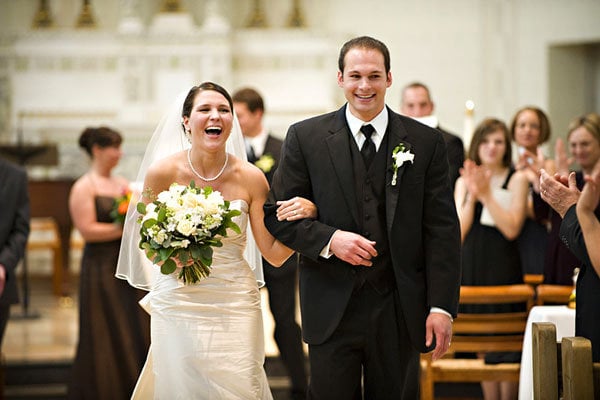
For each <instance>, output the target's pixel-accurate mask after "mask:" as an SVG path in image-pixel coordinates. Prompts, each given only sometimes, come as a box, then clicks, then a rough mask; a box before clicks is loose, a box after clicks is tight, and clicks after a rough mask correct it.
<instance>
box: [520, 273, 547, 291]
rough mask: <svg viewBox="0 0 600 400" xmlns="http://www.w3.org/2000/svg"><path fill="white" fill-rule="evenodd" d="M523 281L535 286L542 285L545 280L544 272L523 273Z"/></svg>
mask: <svg viewBox="0 0 600 400" xmlns="http://www.w3.org/2000/svg"><path fill="white" fill-rule="evenodd" d="M523 282H524V283H526V284H528V285H531V286H533V287H534V288H535V287H536V286H537V285H541V284H542V283H543V282H544V275H543V274H525V275H523Z"/></svg>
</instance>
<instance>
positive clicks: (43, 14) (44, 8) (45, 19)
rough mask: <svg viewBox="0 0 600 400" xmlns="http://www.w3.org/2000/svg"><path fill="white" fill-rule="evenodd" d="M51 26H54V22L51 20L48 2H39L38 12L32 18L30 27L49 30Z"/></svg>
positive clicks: (45, 0) (41, 0) (42, 0)
mask: <svg viewBox="0 0 600 400" xmlns="http://www.w3.org/2000/svg"><path fill="white" fill-rule="evenodd" d="M52 25H54V21H53V20H52V15H51V14H50V8H49V7H48V1H47V0H40V3H39V7H38V10H37V12H36V13H35V16H34V17H33V23H32V27H33V28H34V29H43V28H50V27H51V26H52Z"/></svg>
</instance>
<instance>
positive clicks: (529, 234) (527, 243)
mask: <svg viewBox="0 0 600 400" xmlns="http://www.w3.org/2000/svg"><path fill="white" fill-rule="evenodd" d="M550 134H551V130H550V121H549V120H548V117H547V116H546V114H545V113H544V112H543V111H542V110H541V109H540V108H538V107H534V106H527V107H523V108H521V109H519V110H518V111H517V112H516V114H515V116H514V117H513V120H512V123H511V126H510V137H511V139H512V140H513V141H514V143H515V144H516V146H517V149H518V151H517V152H515V153H516V156H515V157H513V160H514V162H515V168H516V169H517V170H518V171H522V172H523V174H524V175H525V176H526V177H527V180H528V181H529V194H528V198H527V218H526V219H525V224H524V225H523V229H522V230H521V234H520V235H519V238H518V239H517V244H518V246H519V254H520V256H521V263H522V264H523V273H525V274H543V273H544V259H545V257H544V255H545V254H544V250H543V249H545V248H546V247H547V242H548V229H547V225H548V222H549V221H548V215H540V216H537V217H536V215H535V211H534V198H536V200H535V201H539V196H540V194H539V193H540V190H539V182H540V169H542V168H544V169H545V170H546V171H551V173H553V172H554V170H555V169H556V167H555V164H554V160H552V159H551V158H548V157H546V156H545V155H544V153H543V152H542V149H541V147H540V146H541V145H542V144H544V143H546V142H547V141H548V140H549V139H550Z"/></svg>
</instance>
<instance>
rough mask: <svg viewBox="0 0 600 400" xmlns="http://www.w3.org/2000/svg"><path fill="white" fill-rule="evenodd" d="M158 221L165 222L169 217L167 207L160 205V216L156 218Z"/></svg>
mask: <svg viewBox="0 0 600 400" xmlns="http://www.w3.org/2000/svg"><path fill="white" fill-rule="evenodd" d="M156 219H157V220H158V222H161V223H162V222H164V221H165V220H166V219H167V208H166V207H159V209H158V217H157V218H156Z"/></svg>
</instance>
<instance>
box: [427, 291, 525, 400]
mask: <svg viewBox="0 0 600 400" xmlns="http://www.w3.org/2000/svg"><path fill="white" fill-rule="evenodd" d="M533 299H534V290H533V288H532V287H531V286H530V285H527V284H518V285H502V286H462V287H461V288H460V304H506V303H526V304H527V311H523V312H507V313H491V314H459V315H458V317H457V318H456V320H455V321H454V324H453V327H452V330H453V337H452V344H451V346H450V350H449V355H448V356H447V357H445V358H442V359H440V360H436V361H432V359H431V355H429V354H428V355H424V356H423V357H422V360H421V399H422V400H430V399H433V398H434V385H435V383H436V382H481V381H518V380H519V372H520V364H519V363H503V364H485V362H484V360H483V359H461V358H455V357H454V353H457V352H461V353H481V352H497V351H498V352H504V351H507V352H512V351H515V352H518V351H521V349H522V347H523V336H524V333H525V327H526V325H527V315H528V310H529V309H530V308H531V307H532V306H533Z"/></svg>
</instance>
